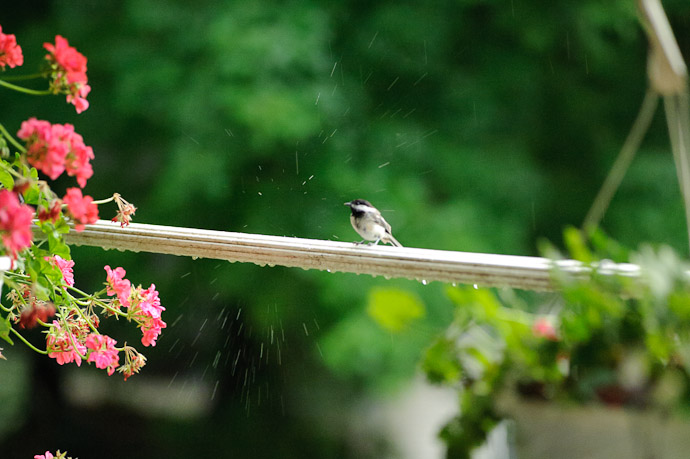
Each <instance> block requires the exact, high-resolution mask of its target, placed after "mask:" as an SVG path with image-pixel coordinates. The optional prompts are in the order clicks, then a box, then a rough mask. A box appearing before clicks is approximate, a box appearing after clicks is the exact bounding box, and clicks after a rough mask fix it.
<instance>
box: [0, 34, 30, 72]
mask: <svg viewBox="0 0 690 459" xmlns="http://www.w3.org/2000/svg"><path fill="white" fill-rule="evenodd" d="M23 63H24V55H23V54H22V48H21V47H20V46H19V45H17V37H15V36H14V35H12V34H4V33H2V26H0V69H1V68H4V67H5V66H6V65H9V66H10V68H14V67H17V66H20V65H22V64H23Z"/></svg>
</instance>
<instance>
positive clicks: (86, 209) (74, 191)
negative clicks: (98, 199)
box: [62, 188, 98, 231]
mask: <svg viewBox="0 0 690 459" xmlns="http://www.w3.org/2000/svg"><path fill="white" fill-rule="evenodd" d="M62 202H64V203H65V204H67V214H68V215H69V216H70V218H71V219H72V220H73V221H74V228H75V229H76V230H77V231H83V230H84V225H88V224H89V223H95V222H96V221H97V220H98V206H96V204H94V203H93V198H92V197H91V196H83V195H82V193H81V190H80V189H79V188H67V193H66V194H65V197H64V198H62Z"/></svg>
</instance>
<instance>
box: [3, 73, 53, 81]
mask: <svg viewBox="0 0 690 459" xmlns="http://www.w3.org/2000/svg"><path fill="white" fill-rule="evenodd" d="M36 78H44V75H43V74H42V73H32V74H31V75H12V76H5V77H3V80H5V81H23V80H34V79H36Z"/></svg>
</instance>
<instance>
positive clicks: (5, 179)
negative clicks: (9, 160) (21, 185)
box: [0, 169, 14, 190]
mask: <svg viewBox="0 0 690 459" xmlns="http://www.w3.org/2000/svg"><path fill="white" fill-rule="evenodd" d="M0 184H1V185H2V186H3V187H4V188H7V189H8V190H11V189H12V187H13V186H14V179H13V178H12V174H10V173H9V172H7V171H6V170H5V169H0Z"/></svg>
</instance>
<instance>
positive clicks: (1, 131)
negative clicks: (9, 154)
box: [0, 80, 26, 153]
mask: <svg viewBox="0 0 690 459" xmlns="http://www.w3.org/2000/svg"><path fill="white" fill-rule="evenodd" d="M0 81H2V80H0ZM0 134H2V135H3V136H5V138H6V139H7V140H9V141H10V143H11V144H12V145H14V147H15V148H16V149H17V150H19V151H21V152H22V153H26V150H25V149H24V147H22V145H21V144H20V143H19V142H17V140H16V139H15V138H14V137H12V136H11V135H10V133H9V132H7V129H5V126H3V125H2V123H0Z"/></svg>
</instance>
